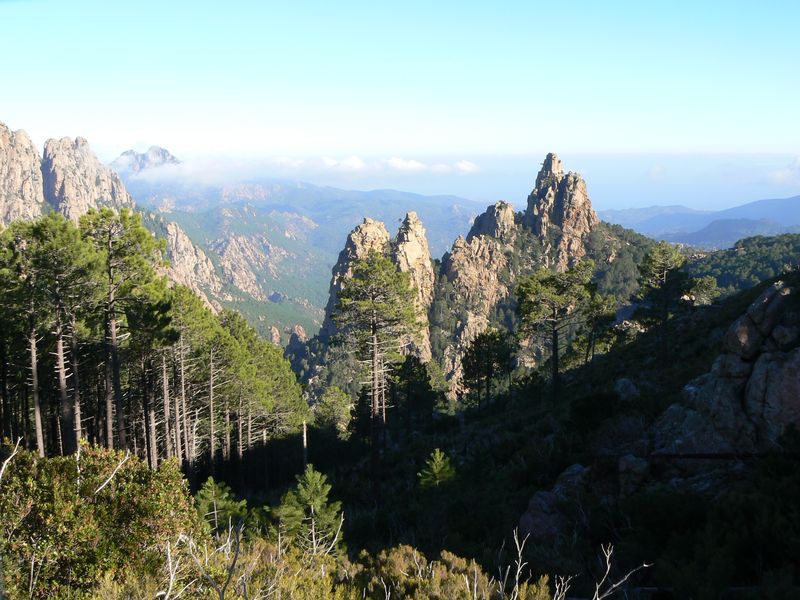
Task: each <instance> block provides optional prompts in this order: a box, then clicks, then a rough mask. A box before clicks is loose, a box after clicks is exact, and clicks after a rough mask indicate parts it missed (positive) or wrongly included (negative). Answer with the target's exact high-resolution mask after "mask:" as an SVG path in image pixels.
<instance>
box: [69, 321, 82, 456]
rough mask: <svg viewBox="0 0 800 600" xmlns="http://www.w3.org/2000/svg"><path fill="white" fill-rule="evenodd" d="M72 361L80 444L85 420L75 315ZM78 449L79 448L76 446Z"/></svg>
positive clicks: (71, 344) (74, 407) (71, 333)
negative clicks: (83, 420) (82, 415)
mask: <svg viewBox="0 0 800 600" xmlns="http://www.w3.org/2000/svg"><path fill="white" fill-rule="evenodd" d="M70 362H71V364H72V385H73V391H72V413H73V418H74V422H75V429H74V431H75V443H76V445H77V444H80V443H81V438H83V422H82V420H81V419H82V417H81V379H80V372H79V355H78V334H77V332H76V323H75V317H74V316H73V317H72V319H71V324H70ZM76 449H77V448H76Z"/></svg>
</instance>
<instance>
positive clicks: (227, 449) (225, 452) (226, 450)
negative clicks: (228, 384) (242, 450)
mask: <svg viewBox="0 0 800 600" xmlns="http://www.w3.org/2000/svg"><path fill="white" fill-rule="evenodd" d="M224 409H225V438H224V439H225V446H224V447H223V448H222V458H223V459H224V460H226V461H227V460H230V458H231V409H230V408H229V407H228V401H227V400H226V401H225V407H224Z"/></svg>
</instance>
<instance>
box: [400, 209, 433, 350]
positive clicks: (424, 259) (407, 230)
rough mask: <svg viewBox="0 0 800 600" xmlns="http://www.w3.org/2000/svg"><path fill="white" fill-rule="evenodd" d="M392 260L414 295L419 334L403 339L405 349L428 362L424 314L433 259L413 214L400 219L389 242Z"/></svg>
mask: <svg viewBox="0 0 800 600" xmlns="http://www.w3.org/2000/svg"><path fill="white" fill-rule="evenodd" d="M392 259H393V260H394V262H395V264H396V265H397V268H398V269H400V271H402V272H404V273H408V274H409V275H410V278H411V285H412V286H413V287H414V290H415V292H416V295H415V297H414V308H415V309H416V314H417V322H418V323H419V327H420V330H419V333H417V334H416V335H414V336H411V337H410V338H409V339H408V340H407V343H408V347H409V349H410V352H411V353H413V354H415V355H416V356H418V357H419V358H420V359H421V360H422V361H423V362H428V361H429V360H430V359H431V340H430V332H429V329H428V312H429V311H430V308H431V304H432V303H433V286H434V281H435V275H434V272H433V260H432V259H431V253H430V250H429V249H428V239H427V238H426V237H425V228H424V227H423V226H422V221H420V220H419V217H418V216H417V213H415V212H410V213H408V214H407V215H406V218H405V219H404V220H403V223H402V225H401V226H400V230H399V231H398V232H397V237H396V238H395V240H394V242H393V243H392Z"/></svg>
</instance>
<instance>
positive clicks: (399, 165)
mask: <svg viewBox="0 0 800 600" xmlns="http://www.w3.org/2000/svg"><path fill="white" fill-rule="evenodd" d="M386 164H387V165H388V166H389V168H390V169H394V170H395V171H427V170H428V165H426V164H425V163H421V162H419V161H418V160H407V159H405V158H397V157H396V156H394V157H392V158H390V159H389V160H387V161H386Z"/></svg>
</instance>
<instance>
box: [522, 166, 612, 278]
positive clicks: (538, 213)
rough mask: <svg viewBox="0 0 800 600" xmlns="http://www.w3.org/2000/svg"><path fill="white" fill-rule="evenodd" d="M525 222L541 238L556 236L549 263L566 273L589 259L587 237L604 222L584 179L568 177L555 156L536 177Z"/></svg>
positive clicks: (576, 174)
mask: <svg viewBox="0 0 800 600" xmlns="http://www.w3.org/2000/svg"><path fill="white" fill-rule="evenodd" d="M522 222H523V225H525V226H526V227H528V228H529V229H531V230H532V231H533V232H534V233H535V234H536V235H537V236H539V237H540V238H544V237H546V236H551V235H552V236H553V238H554V242H553V246H554V252H553V255H552V256H551V257H550V261H549V262H550V264H552V265H553V266H555V267H556V269H557V270H559V271H564V270H566V269H568V268H569V267H570V266H571V265H573V264H574V263H575V262H577V261H579V260H580V259H581V258H583V257H584V256H585V255H586V249H585V241H586V237H587V236H588V235H589V233H591V230H592V228H593V227H594V226H595V225H597V223H599V222H600V220H599V219H598V217H597V213H595V211H594V209H593V208H592V202H591V200H590V199H589V193H588V191H587V189H586V182H585V181H584V180H583V177H581V176H580V175H579V174H578V173H573V172H569V173H567V174H566V175H565V174H564V167H563V166H562V164H561V159H559V158H558V156H556V155H555V154H554V153H552V152H551V153H550V154H548V155H547V156H546V157H545V159H544V163H542V168H541V170H540V171H539V174H538V175H537V176H536V186H535V187H534V188H533V191H532V192H531V193H530V195H529V196H528V207H527V209H526V211H525V215H524V217H523V220H522Z"/></svg>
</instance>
